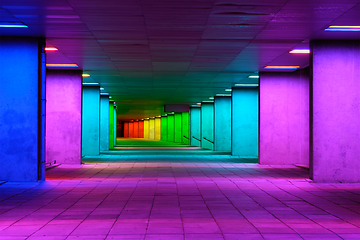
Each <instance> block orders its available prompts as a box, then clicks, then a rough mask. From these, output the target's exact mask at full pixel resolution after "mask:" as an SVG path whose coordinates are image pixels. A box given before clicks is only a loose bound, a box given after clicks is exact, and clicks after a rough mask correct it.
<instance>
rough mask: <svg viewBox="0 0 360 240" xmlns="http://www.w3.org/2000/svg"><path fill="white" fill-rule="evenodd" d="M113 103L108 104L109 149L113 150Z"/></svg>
mask: <svg viewBox="0 0 360 240" xmlns="http://www.w3.org/2000/svg"><path fill="white" fill-rule="evenodd" d="M114 107H115V106H114V102H109V149H114V137H115V136H114V125H115V123H114V113H115V112H114Z"/></svg>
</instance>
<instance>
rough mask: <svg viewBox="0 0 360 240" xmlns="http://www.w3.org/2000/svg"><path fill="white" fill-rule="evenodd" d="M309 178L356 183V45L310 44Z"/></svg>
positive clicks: (359, 49) (359, 132) (359, 97)
mask: <svg viewBox="0 0 360 240" xmlns="http://www.w3.org/2000/svg"><path fill="white" fill-rule="evenodd" d="M312 54H313V113H312V118H313V126H312V130H313V145H312V149H313V154H312V159H313V160H312V163H313V172H312V174H313V179H314V181H316V182H360V120H359V119H360V81H359V80H360V58H359V56H360V43H359V41H314V42H313V43H312Z"/></svg>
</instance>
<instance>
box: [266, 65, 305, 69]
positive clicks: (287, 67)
mask: <svg viewBox="0 0 360 240" xmlns="http://www.w3.org/2000/svg"><path fill="white" fill-rule="evenodd" d="M264 68H265V69H298V68H300V66H266V67H264Z"/></svg>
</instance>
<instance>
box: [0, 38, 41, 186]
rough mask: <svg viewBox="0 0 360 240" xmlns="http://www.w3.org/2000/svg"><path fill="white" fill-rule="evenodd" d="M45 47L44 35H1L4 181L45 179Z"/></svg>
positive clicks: (0, 166)
mask: <svg viewBox="0 0 360 240" xmlns="http://www.w3.org/2000/svg"><path fill="white" fill-rule="evenodd" d="M42 48H43V46H42V40H41V39H37V38H26V37H21V38H15V37H14V38H11V37H9V38H8V37H1V41H0V68H1V71H0V79H1V94H0V180H2V181H29V182H35V181H37V180H39V179H41V176H40V175H39V172H41V168H40V167H39V166H40V165H42V166H44V164H45V163H44V162H42V161H41V160H40V158H41V155H42V154H45V148H43V149H42V148H41V145H40V144H39V142H40V140H43V141H44V140H45V138H44V137H42V136H41V135H40V134H39V125H40V121H41V118H40V114H39V110H40V109H39V105H40V92H41V89H40V87H39V86H40V83H41V82H42V81H41V80H42V78H41V76H40V75H42V76H43V77H45V74H44V73H45V66H44V64H45V61H40V60H41V57H42V56H41V54H40V53H41V49H42ZM44 55H45V54H43V56H44ZM44 60H45V59H44ZM43 90H44V89H43ZM44 98H45V97H44ZM43 102H44V101H43ZM44 107H45V106H44ZM44 109H45V108H44ZM44 135H45V132H44ZM40 151H41V152H42V154H41V153H40ZM44 160H45V157H44V158H43V161H44ZM41 162H42V163H41Z"/></svg>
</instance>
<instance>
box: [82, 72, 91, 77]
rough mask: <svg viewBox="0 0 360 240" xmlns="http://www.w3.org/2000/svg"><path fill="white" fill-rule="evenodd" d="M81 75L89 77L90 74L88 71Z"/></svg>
mask: <svg viewBox="0 0 360 240" xmlns="http://www.w3.org/2000/svg"><path fill="white" fill-rule="evenodd" d="M81 76H83V77H90V74H88V73H83V74H82V75H81Z"/></svg>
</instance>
